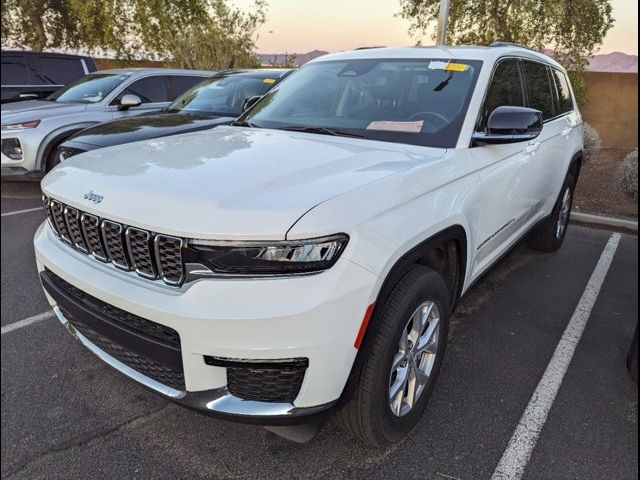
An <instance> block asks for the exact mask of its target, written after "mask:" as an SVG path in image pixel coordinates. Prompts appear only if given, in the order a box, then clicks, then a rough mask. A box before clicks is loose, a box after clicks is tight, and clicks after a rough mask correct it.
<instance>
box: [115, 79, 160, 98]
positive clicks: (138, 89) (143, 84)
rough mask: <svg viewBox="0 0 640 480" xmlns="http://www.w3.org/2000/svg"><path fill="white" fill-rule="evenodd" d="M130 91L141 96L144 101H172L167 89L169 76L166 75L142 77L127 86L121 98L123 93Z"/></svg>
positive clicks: (120, 96)
mask: <svg viewBox="0 0 640 480" xmlns="http://www.w3.org/2000/svg"><path fill="white" fill-rule="evenodd" d="M128 93H132V94H133V95H137V96H138V97H140V99H141V100H142V103H155V102H168V101H170V99H169V92H168V89H167V77H165V76H157V77H146V78H141V79H140V80H138V81H136V82H133V83H132V84H131V85H129V86H128V87H127V88H125V90H124V92H122V93H121V94H120V95H119V98H122V96H123V95H126V94H128Z"/></svg>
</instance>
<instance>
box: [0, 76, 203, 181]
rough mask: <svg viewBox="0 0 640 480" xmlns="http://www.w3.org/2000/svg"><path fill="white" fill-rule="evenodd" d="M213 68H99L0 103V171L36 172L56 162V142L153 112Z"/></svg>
mask: <svg viewBox="0 0 640 480" xmlns="http://www.w3.org/2000/svg"><path fill="white" fill-rule="evenodd" d="M214 73H215V72H208V71H201V70H174V69H167V68H127V69H113V70H100V71H97V72H93V73H91V74H89V75H85V76H83V77H80V78H79V79H77V80H76V81H74V82H71V83H69V84H67V85H66V86H64V87H63V88H61V89H59V90H57V91H56V92H55V93H53V94H52V95H50V96H49V97H47V98H46V99H44V100H27V101H23V102H14V103H4V104H2V129H1V134H0V135H1V137H2V139H1V140H0V142H1V145H0V160H1V163H2V170H1V172H2V177H3V178H12V179H28V178H37V179H39V178H42V175H43V174H44V173H46V172H48V171H49V170H51V169H52V168H53V167H54V166H55V165H57V164H58V163H59V159H58V156H57V151H56V147H57V146H58V145H60V144H61V143H62V142H63V141H64V140H66V139H67V138H69V137H70V136H71V135H73V134H74V133H77V132H79V131H80V130H83V129H85V128H87V127H89V126H91V125H96V124H98V123H101V122H106V121H108V120H114V119H118V118H127V117H131V116H133V115H140V114H142V113H148V112H154V111H159V110H162V109H164V108H165V107H168V106H169V104H170V103H171V102H172V101H173V100H175V99H176V97H178V96H179V95H181V94H182V93H184V92H185V91H186V90H188V89H189V88H191V87H193V86H194V85H195V84H196V83H199V82H200V81H201V80H203V79H204V78H207V77H210V76H211V75H213V74H214Z"/></svg>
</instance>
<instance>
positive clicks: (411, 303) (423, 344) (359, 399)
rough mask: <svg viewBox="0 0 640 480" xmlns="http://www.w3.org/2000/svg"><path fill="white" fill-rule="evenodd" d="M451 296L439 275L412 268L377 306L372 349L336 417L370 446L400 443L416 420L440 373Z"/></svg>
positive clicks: (373, 323)
mask: <svg viewBox="0 0 640 480" xmlns="http://www.w3.org/2000/svg"><path fill="white" fill-rule="evenodd" d="M449 311H450V301H449V292H448V290H447V287H446V284H445V282H444V280H443V278H442V276H441V275H440V274H438V273H437V272H436V271H434V270H432V269H430V268H428V267H424V266H422V265H416V266H414V267H412V268H411V270H409V271H408V272H407V273H406V274H405V275H404V277H402V279H401V280H400V281H399V282H398V284H397V285H396V287H395V288H394V289H393V291H392V292H391V293H390V295H389V296H388V297H387V299H386V300H385V301H384V304H383V305H380V308H376V312H375V314H374V315H376V316H378V317H379V321H374V320H378V319H372V325H377V329H376V331H375V332H371V333H372V334H373V335H374V336H373V338H372V339H371V344H370V350H369V352H368V354H367V358H366V360H365V361H364V363H363V365H362V368H361V370H360V372H359V375H358V377H357V380H356V384H355V386H354V388H353V391H352V392H351V396H350V397H349V399H348V400H347V403H346V404H345V406H344V407H343V408H342V410H340V412H339V413H338V418H339V420H340V422H341V423H342V425H343V427H344V429H345V430H347V432H349V433H351V434H352V435H353V436H354V437H356V438H358V439H360V440H361V441H363V442H365V443H369V444H373V445H387V444H390V443H395V442H399V441H400V440H402V439H403V438H404V437H405V436H406V435H407V434H408V433H409V432H410V431H411V429H412V428H413V427H414V426H415V425H416V424H417V423H418V421H419V420H420V418H421V416H422V414H423V412H424V409H425V408H426V406H427V402H428V401H429V397H430V396H431V393H432V391H433V388H434V386H435V383H436V379H437V377H438V373H439V371H440V365H441V364H442V358H443V356H444V350H445V345H446V340H447V334H448V330H449Z"/></svg>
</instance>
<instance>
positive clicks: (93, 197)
mask: <svg viewBox="0 0 640 480" xmlns="http://www.w3.org/2000/svg"><path fill="white" fill-rule="evenodd" d="M84 198H85V199H87V200H91V201H92V202H93V203H100V202H101V201H102V199H103V198H104V197H103V196H102V195H98V194H97V193H94V192H93V190H89V192H88V193H85V194H84Z"/></svg>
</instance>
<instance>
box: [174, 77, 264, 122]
mask: <svg viewBox="0 0 640 480" xmlns="http://www.w3.org/2000/svg"><path fill="white" fill-rule="evenodd" d="M275 83H276V79H275V78H265V77H249V76H245V75H238V74H235V75H234V74H224V75H215V76H213V77H211V78H208V79H206V80H204V81H202V82H200V83H198V84H197V85H196V86H194V87H193V88H191V89H190V90H187V91H186V92H185V93H183V94H182V95H180V97H178V98H177V99H176V100H175V101H174V102H173V103H172V104H171V105H170V106H169V111H170V112H199V113H203V112H204V113H208V114H211V115H217V116H220V117H234V118H235V117H237V116H238V115H240V114H241V113H242V106H243V105H244V102H245V100H246V99H247V98H251V97H254V96H262V95H264V94H265V93H266V92H267V91H268V90H269V89H270V88H271V87H272V86H273V85H274V84H275Z"/></svg>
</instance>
